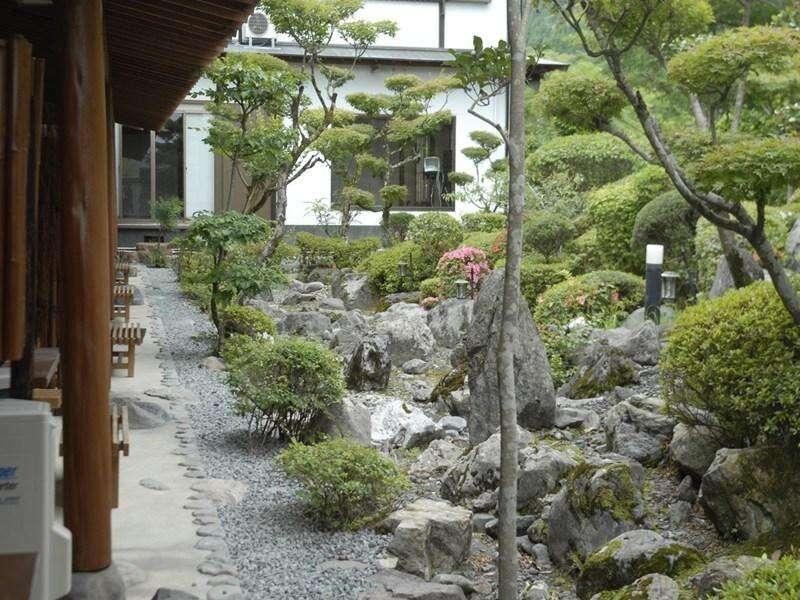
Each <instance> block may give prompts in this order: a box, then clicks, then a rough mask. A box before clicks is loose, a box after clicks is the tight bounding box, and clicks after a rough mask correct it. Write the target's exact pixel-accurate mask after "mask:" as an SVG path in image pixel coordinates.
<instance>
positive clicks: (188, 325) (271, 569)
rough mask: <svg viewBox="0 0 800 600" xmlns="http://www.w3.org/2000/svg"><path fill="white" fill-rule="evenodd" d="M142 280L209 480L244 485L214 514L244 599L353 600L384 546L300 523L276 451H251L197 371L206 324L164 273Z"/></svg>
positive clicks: (212, 377) (220, 381) (213, 380)
mask: <svg viewBox="0 0 800 600" xmlns="http://www.w3.org/2000/svg"><path fill="white" fill-rule="evenodd" d="M141 273H142V275H143V279H144V281H145V283H146V285H147V287H148V292H147V293H148V298H149V300H150V302H151V303H152V305H153V309H154V311H155V313H156V315H158V316H159V317H160V318H161V319H162V321H163V323H164V328H165V331H166V338H167V339H165V340H164V348H165V350H167V351H168V352H170V353H171V354H172V358H173V360H174V362H175V368H176V370H177V372H178V375H179V377H180V379H181V382H182V383H183V384H184V385H185V386H186V387H187V388H188V389H189V390H190V391H191V392H193V393H194V394H195V395H196V397H197V399H198V402H197V404H196V405H194V406H192V407H190V408H189V413H190V417H191V420H192V425H193V427H194V430H195V434H196V436H197V445H198V448H199V450H200V452H201V455H202V457H203V462H204V467H205V469H206V472H207V474H208V477H213V478H221V479H236V480H239V481H243V482H245V483H247V484H248V485H249V486H250V489H249V492H248V494H247V496H246V497H245V498H244V500H243V501H242V502H241V503H239V504H238V505H236V506H228V507H223V508H221V509H220V511H219V512H220V518H221V520H222V524H223V526H224V528H225V532H226V541H227V543H228V547H229V549H230V554H231V558H232V559H233V560H234V562H235V563H236V564H237V566H238V568H239V575H240V578H241V580H242V587H243V589H244V590H245V592H246V593H247V594H248V596H249V598H250V600H267V599H269V600H283V599H292V600H300V599H316V598H320V599H322V598H324V599H339V598H341V599H343V600H344V599H347V600H353V599H354V598H356V597H357V596H358V594H359V592H361V591H362V590H364V589H365V588H366V587H367V579H368V578H369V576H370V575H371V574H372V573H374V572H375V566H374V565H375V559H376V558H378V557H379V555H380V554H381V552H382V551H383V549H384V548H385V546H386V543H387V538H386V537H384V536H379V535H376V534H374V533H372V532H368V531H362V532H357V533H332V532H326V531H320V530H319V529H318V528H317V527H316V526H315V525H314V523H313V522H312V521H311V520H310V519H308V518H306V516H305V515H304V513H303V506H302V504H300V503H299V502H298V501H297V500H296V492H297V487H296V485H294V484H293V483H292V482H291V481H289V480H287V478H286V477H285V475H284V474H283V472H282V471H281V470H280V469H279V468H278V467H277V466H276V464H275V460H274V458H275V454H276V453H277V452H278V451H279V450H280V447H277V446H271V447H264V446H253V445H251V444H250V441H249V439H248V437H247V432H246V427H247V425H246V423H245V422H244V420H243V419H241V418H239V417H237V416H236V415H234V414H233V413H232V411H231V405H232V402H233V395H232V394H231V392H230V390H229V389H228V386H227V384H226V383H225V381H224V379H225V376H224V375H221V374H217V373H214V372H211V371H208V370H206V369H204V368H202V367H200V366H199V365H200V363H201V361H202V360H203V359H204V358H205V357H206V356H209V355H210V354H211V348H212V341H211V337H210V334H212V333H213V326H212V325H211V323H210V322H209V320H208V318H207V317H206V316H205V315H203V314H202V313H201V312H200V311H198V310H197V309H196V308H195V307H194V306H192V305H191V304H189V303H188V302H186V301H185V300H184V299H183V298H182V297H181V295H180V292H179V290H178V286H177V284H176V282H175V277H174V273H173V272H172V271H171V270H169V269H147V268H145V267H142V268H141Z"/></svg>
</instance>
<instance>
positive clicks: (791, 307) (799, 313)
mask: <svg viewBox="0 0 800 600" xmlns="http://www.w3.org/2000/svg"><path fill="white" fill-rule="evenodd" d="M749 241H750V243H751V244H752V245H753V248H755V251H756V254H758V258H759V259H761V265H762V266H763V267H764V268H765V269H766V270H767V273H769V276H770V278H771V279H772V285H773V286H774V287H775V290H776V291H777V292H778V296H779V297H780V299H781V302H783V305H784V306H785V307H786V310H788V311H789V314H790V315H791V316H792V319H793V320H794V322H795V323H796V324H797V325H798V326H800V297H798V294H797V290H796V289H795V288H794V286H793V285H792V282H791V281H790V279H789V276H788V275H787V274H786V269H784V268H783V265H782V264H781V262H780V260H779V259H778V256H777V254H775V250H774V248H773V247H772V244H770V243H769V240H767V236H766V235H764V233H763V232H761V233H760V234H759V235H758V236H757V237H756V238H755V239H752V240H749Z"/></svg>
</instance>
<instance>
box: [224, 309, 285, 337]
mask: <svg viewBox="0 0 800 600" xmlns="http://www.w3.org/2000/svg"><path fill="white" fill-rule="evenodd" d="M220 317H221V319H222V321H223V323H224V324H225V332H226V333H228V334H231V333H238V334H241V335H249V336H251V337H261V336H264V335H275V334H276V333H277V332H278V331H277V329H276V327H275V322H274V321H273V320H272V317H270V316H269V315H267V314H265V313H264V312H263V311H260V310H259V309H257V308H255V307H253V306H241V305H236V304H233V305H231V306H226V307H225V308H223V309H222V310H221V311H220Z"/></svg>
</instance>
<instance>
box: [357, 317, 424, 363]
mask: <svg viewBox="0 0 800 600" xmlns="http://www.w3.org/2000/svg"><path fill="white" fill-rule="evenodd" d="M373 325H374V328H375V331H377V332H378V333H380V334H382V335H385V336H386V337H387V338H389V353H390V354H391V356H392V362H394V363H395V364H397V365H402V364H403V363H404V362H406V361H409V360H411V359H412V358H419V359H420V360H425V361H427V360H430V358H431V357H432V356H433V353H434V350H435V349H436V340H435V339H434V337H433V333H431V330H430V328H429V327H428V322H427V315H426V314H425V311H424V310H423V309H422V308H421V307H420V306H419V305H417V304H406V303H400V304H394V305H393V306H391V307H389V309H388V310H387V311H385V312H382V313H379V314H377V315H376V316H375V318H374V320H373Z"/></svg>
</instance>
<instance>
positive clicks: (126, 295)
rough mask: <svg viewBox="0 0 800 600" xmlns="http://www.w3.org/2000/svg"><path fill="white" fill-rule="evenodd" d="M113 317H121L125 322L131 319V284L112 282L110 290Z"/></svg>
mask: <svg viewBox="0 0 800 600" xmlns="http://www.w3.org/2000/svg"><path fill="white" fill-rule="evenodd" d="M112 303H113V307H114V317H122V318H123V319H125V322H126V323H127V322H128V321H130V320H131V304H133V286H132V285H125V284H124V283H116V284H114V288H113V292H112Z"/></svg>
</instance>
